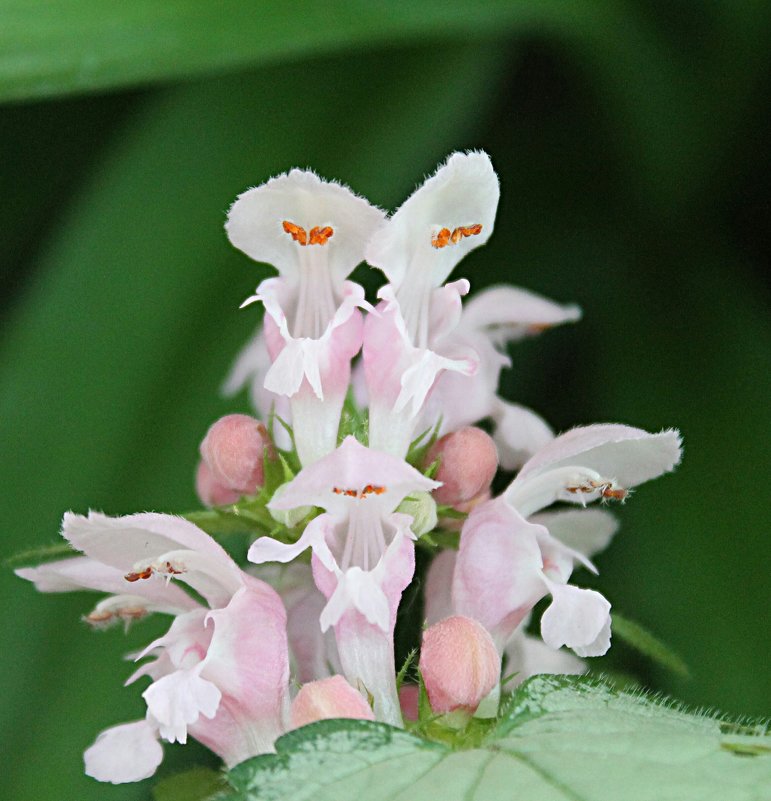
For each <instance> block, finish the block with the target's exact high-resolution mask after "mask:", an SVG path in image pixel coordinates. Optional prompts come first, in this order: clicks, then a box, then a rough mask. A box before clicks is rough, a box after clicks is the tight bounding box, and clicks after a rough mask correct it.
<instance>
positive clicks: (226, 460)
mask: <svg viewBox="0 0 771 801" xmlns="http://www.w3.org/2000/svg"><path fill="white" fill-rule="evenodd" d="M266 447H269V448H271V450H272V445H271V442H270V437H269V436H268V432H267V430H266V428H265V426H264V425H263V424H262V423H260V422H259V420H255V419H254V417H249V416H248V415H246V414H229V415H226V416H225V417H221V418H220V419H219V420H217V422H216V423H214V424H213V425H212V427H211V428H210V429H209V430H208V431H207V433H206V436H205V437H204V439H203V442H202V443H201V456H202V457H203V460H204V462H206V466H207V467H208V468H209V470H210V471H211V474H212V477H213V478H214V480H215V481H216V482H217V483H218V484H221V485H222V486H223V487H227V488H229V489H232V490H235V491H236V492H239V493H241V494H242V495H251V494H253V493H254V492H255V491H256V490H257V488H258V487H261V486H262V485H263V483H264V480H265V476H264V471H263V460H264V458H265V448H266Z"/></svg>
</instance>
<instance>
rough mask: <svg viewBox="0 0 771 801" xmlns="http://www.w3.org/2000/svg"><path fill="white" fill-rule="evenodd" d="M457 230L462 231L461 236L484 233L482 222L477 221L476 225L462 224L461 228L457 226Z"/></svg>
mask: <svg viewBox="0 0 771 801" xmlns="http://www.w3.org/2000/svg"><path fill="white" fill-rule="evenodd" d="M455 230H456V231H460V234H461V236H476V235H477V234H481V233H482V224H481V223H476V224H475V225H461V227H460V228H456V229H455Z"/></svg>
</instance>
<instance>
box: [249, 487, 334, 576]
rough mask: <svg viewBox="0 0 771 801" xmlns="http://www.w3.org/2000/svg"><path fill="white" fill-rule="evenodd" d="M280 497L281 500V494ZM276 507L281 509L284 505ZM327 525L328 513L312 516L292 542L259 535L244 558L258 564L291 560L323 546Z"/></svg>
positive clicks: (328, 523)
mask: <svg viewBox="0 0 771 801" xmlns="http://www.w3.org/2000/svg"><path fill="white" fill-rule="evenodd" d="M284 486H289V485H284ZM281 499H282V500H283V494H282V497H281ZM268 505H269V506H270V508H276V507H274V506H271V505H270V504H268ZM278 508H280V509H283V508H284V507H283V506H281V507H278ZM287 508H289V509H294V508H295V507H294V506H289V507H287ZM329 525H330V519H329V515H319V516H318V517H314V518H313V520H311V522H310V523H308V525H307V526H306V527H305V530H304V531H303V533H302V535H301V536H300V539H299V540H297V542H293V543H287V542H279V541H278V540H274V539H273V537H259V538H258V539H256V540H255V541H254V542H253V543H252V545H251V547H250V548H249V553H248V554H247V557H246V558H247V559H248V560H249V561H250V562H254V563H255V564H258V565H261V564H263V563H264V562H283V563H286V562H291V561H292V560H293V559H296V558H297V557H298V556H299V555H300V554H301V553H302V552H303V551H305V550H307V549H308V548H313V550H314V551H316V550H319V549H320V548H324V545H325V538H326V535H327V531H328V528H329Z"/></svg>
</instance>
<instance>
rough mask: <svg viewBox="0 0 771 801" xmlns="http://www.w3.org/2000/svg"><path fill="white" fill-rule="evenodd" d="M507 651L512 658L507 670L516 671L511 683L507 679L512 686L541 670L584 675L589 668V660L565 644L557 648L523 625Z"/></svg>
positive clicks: (510, 642)
mask: <svg viewBox="0 0 771 801" xmlns="http://www.w3.org/2000/svg"><path fill="white" fill-rule="evenodd" d="M505 654H506V656H507V658H508V662H507V663H506V672H507V673H508V674H509V675H511V674H512V673H516V676H515V677H514V678H513V680H512V682H511V684H509V683H508V682H507V685H506V686H507V687H508V688H511V687H512V686H515V687H516V686H518V685H519V684H522V682H523V681H525V680H526V679H529V678H530V677H531V676H535V675H536V674H538V673H561V674H567V675H580V674H582V673H586V671H587V670H588V669H589V668H588V666H587V664H586V662H584V661H582V660H581V659H578V657H576V656H573V654H571V653H570V651H566V650H565V649H564V648H560V649H559V650H558V651H555V650H554V649H553V648H550V647H549V646H548V645H546V644H545V643H544V642H543V641H542V640H541V639H540V638H539V637H530V636H529V635H527V634H525V633H524V631H523V629H522V627H520V628H518V629H517V630H516V632H515V633H514V636H513V637H512V638H511V640H509V643H508V645H507V646H506V650H505Z"/></svg>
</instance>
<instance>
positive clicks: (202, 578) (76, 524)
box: [62, 512, 241, 607]
mask: <svg viewBox="0 0 771 801" xmlns="http://www.w3.org/2000/svg"><path fill="white" fill-rule="evenodd" d="M62 534H63V536H64V537H65V538H66V539H67V540H69V542H70V543H71V544H72V545H73V546H74V547H75V548H77V549H78V550H80V551H83V552H84V553H85V554H86V555H87V556H89V557H91V558H92V559H94V560H95V561H98V562H102V563H104V564H106V565H111V566H113V567H116V568H117V569H118V570H121V571H123V572H124V574H126V573H130V572H132V571H133V570H134V568H135V566H140V567H141V566H149V565H151V564H153V563H154V562H156V561H157V560H158V559H159V558H160V557H162V556H164V555H165V554H169V553H173V552H175V551H177V552H180V551H181V552H186V553H188V555H189V558H190V570H186V571H185V572H182V573H179V574H175V575H176V577H177V578H178V579H180V580H182V581H185V582H186V583H188V584H190V586H191V587H193V588H194V589H195V590H196V591H198V592H200V593H201V594H202V595H203V596H204V597H205V598H206V599H207V601H209V603H210V605H211V606H215V607H216V606H224V605H225V604H227V602H228V601H229V600H230V597H231V596H232V594H233V593H234V592H235V591H236V590H237V589H239V587H240V586H241V571H240V570H239V568H238V567H237V565H236V564H235V562H233V560H232V559H231V558H230V557H229V556H228V554H227V552H226V551H225V550H224V549H223V548H222V546H221V545H219V544H218V543H217V542H215V540H213V539H212V538H211V537H210V536H209V535H208V534H206V533H205V532H204V531H202V530H201V529H200V528H198V527H197V526H195V525H193V524H192V523H190V522H188V521H187V520H184V519H183V518H181V517H175V516H173V515H164V514H156V513H152V512H146V513H142V514H135V515H126V516H125V517H107V516H106V515H103V514H100V513H99V512H89V515H88V517H87V518H86V517H83V516H82V515H76V514H73V513H72V512H68V513H67V514H65V515H64V521H63V525H62ZM134 583H135V584H136V583H137V582H134ZM128 586H129V584H128V583H127V584H126V587H128ZM124 591H125V590H124ZM133 591H134V590H133V588H132V592H133Z"/></svg>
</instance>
